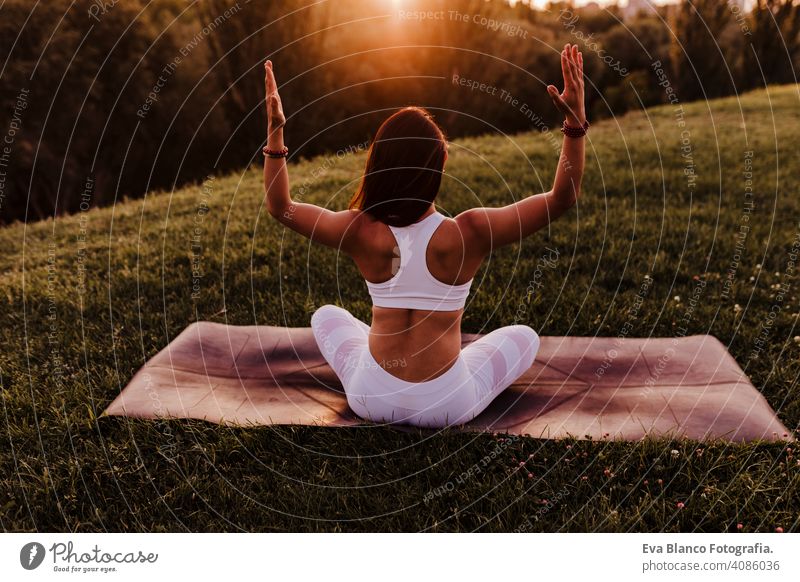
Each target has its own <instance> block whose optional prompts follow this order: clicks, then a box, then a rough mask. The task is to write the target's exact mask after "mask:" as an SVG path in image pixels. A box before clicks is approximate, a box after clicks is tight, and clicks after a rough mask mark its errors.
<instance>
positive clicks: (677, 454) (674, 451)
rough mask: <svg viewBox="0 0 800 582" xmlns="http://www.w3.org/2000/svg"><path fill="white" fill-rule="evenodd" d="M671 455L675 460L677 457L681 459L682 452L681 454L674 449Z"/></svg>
mask: <svg viewBox="0 0 800 582" xmlns="http://www.w3.org/2000/svg"><path fill="white" fill-rule="evenodd" d="M669 454H670V455H672V456H673V458H675V457H679V456H680V455H681V452H680V451H679V450H678V449H672V450H671V451H670V452H669Z"/></svg>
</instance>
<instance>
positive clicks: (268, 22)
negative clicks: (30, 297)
mask: <svg viewBox="0 0 800 582" xmlns="http://www.w3.org/2000/svg"><path fill="white" fill-rule="evenodd" d="M799 35H800V7H798V5H797V4H796V2H795V1H794V0H757V2H756V3H755V5H754V6H753V7H752V9H750V10H747V11H745V9H744V8H742V7H741V6H740V5H739V4H738V3H735V2H731V3H726V2H722V1H720V0H681V1H680V2H679V3H676V4H674V5H666V6H659V7H657V8H652V9H651V8H645V9H643V10H642V11H640V12H639V13H638V14H631V13H630V10H626V9H623V8H620V7H616V6H612V7H607V8H604V9H597V8H576V7H574V6H572V5H571V4H570V3H566V2H564V3H558V2H554V3H551V4H550V5H549V6H547V7H546V8H545V9H543V10H536V9H533V8H532V7H530V6H529V5H528V4H526V3H524V2H516V3H514V4H513V5H510V4H508V3H506V2H505V1H503V0H491V1H488V2H487V1H486V0H403V1H402V2H392V1H390V0H348V1H347V2H343V1H334V0H322V1H317V2H314V1H312V0H279V1H275V0H249V1H246V0H238V1H237V0H204V1H203V2H194V3H186V2H184V1H182V0H153V1H146V0H125V1H124V2H122V1H120V0H77V1H72V0H50V1H48V2H38V3H31V2H28V1H27V0H7V1H6V2H4V3H3V5H2V7H0V45H1V46H2V51H1V52H0V54H2V55H3V56H4V57H5V58H4V63H3V68H2V69H1V70H0V88H1V89H2V123H1V124H0V131H2V132H3V137H2V138H0V139H3V143H2V146H0V222H10V221H13V220H34V219H41V218H45V217H48V216H53V215H54V214H60V213H65V212H76V211H78V210H80V209H83V208H84V207H91V206H98V205H107V204H112V203H114V202H115V201H117V200H121V199H123V198H125V197H131V198H132V197H138V196H142V195H143V194H144V193H145V192H147V191H148V190H153V189H161V190H165V189H166V190H168V189H171V188H174V187H177V186H180V185H183V184H186V183H190V182H199V181H201V180H202V179H203V178H204V177H206V176H208V175H210V174H217V173H225V172H228V171H231V170H235V169H241V168H243V167H247V166H248V165H250V164H252V163H260V157H259V151H260V147H261V146H262V145H263V142H264V134H265V130H266V128H265V122H264V112H263V106H262V103H263V97H264V88H263V66H262V63H263V61H264V60H265V59H267V58H270V59H272V61H273V62H274V66H275V71H276V74H277V75H278V80H279V83H280V84H281V94H282V98H283V102H284V106H285V109H286V112H287V116H288V118H289V120H288V124H287V140H288V145H289V146H290V147H291V148H292V155H293V157H295V158H297V157H310V156H313V155H316V154H319V153H321V152H325V151H336V150H340V149H348V148H353V147H354V146H355V145H356V144H362V143H364V142H365V141H367V140H369V138H370V136H371V135H372V132H373V131H374V130H375V129H376V127H377V125H378V124H379V123H380V121H381V120H382V119H383V118H385V117H386V116H387V114H388V112H389V111H391V110H392V109H394V108H397V107H401V106H404V105H409V104H416V105H422V106H425V107H428V108H429V109H431V111H432V112H433V113H434V114H435V116H436V118H437V119H438V120H439V121H440V122H441V124H442V125H443V126H444V128H445V129H446V131H447V132H448V135H449V136H450V137H458V136H463V135H473V134H481V133H490V132H517V131H525V130H529V129H532V128H537V127H538V128H543V127H545V126H548V127H549V126H553V125H555V124H557V123H558V122H559V120H558V119H557V116H556V112H555V111H554V110H553V108H552V105H551V102H550V98H549V97H548V96H547V94H546V92H545V90H544V88H545V86H546V85H547V84H548V83H554V82H555V84H558V80H559V77H560V64H559V51H560V48H561V47H562V46H563V44H564V43H566V42H573V43H577V44H578V45H579V46H581V47H582V50H583V51H584V54H585V57H586V66H585V69H586V73H587V78H588V80H587V105H588V110H589V112H590V115H591V117H592V119H599V118H602V117H608V116H612V115H618V114H621V113H624V112H625V111H628V110H632V109H638V108H642V107H647V106H650V105H654V104H657V103H663V102H666V101H667V100H668V98H669V95H668V94H667V92H665V91H664V88H663V85H660V83H662V80H660V79H659V76H658V75H656V74H654V63H658V64H659V68H660V69H661V70H663V71H668V72H669V77H670V83H671V88H672V89H673V91H674V94H675V95H677V96H679V98H680V100H681V101H682V102H687V101H692V100H696V99H704V98H712V97H719V96H723V95H730V94H735V93H738V92H741V91H746V90H748V89H752V88H755V87H762V86H764V85H766V84H770V83H795V82H797V79H796V73H795V71H796V65H797V64H798V59H800V51H799V49H798V47H799V46H800V38H799Z"/></svg>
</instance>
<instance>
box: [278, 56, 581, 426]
mask: <svg viewBox="0 0 800 582" xmlns="http://www.w3.org/2000/svg"><path fill="white" fill-rule="evenodd" d="M264 66H265V69H266V89H267V118H268V139H267V145H266V146H265V147H264V154H265V160H264V187H265V190H266V197H267V199H266V202H267V207H268V209H269V212H270V214H271V215H272V216H274V217H275V218H276V219H277V220H278V221H280V222H281V223H282V224H284V225H285V226H287V227H289V228H291V229H292V230H295V231H297V232H299V233H300V234H302V235H305V236H307V237H309V238H310V239H311V240H313V241H316V242H318V243H321V244H324V245H328V246H331V247H333V248H335V249H337V250H341V251H342V252H344V253H346V254H347V255H349V256H350V257H352V259H353V260H354V261H355V263H356V265H357V266H358V268H359V270H360V271H361V274H362V275H363V276H364V278H365V279H366V281H367V286H368V289H369V292H370V295H371V296H372V300H373V308H372V325H370V326H368V325H367V324H365V323H363V322H361V321H359V320H357V319H356V318H355V317H353V316H352V315H351V314H350V313H348V312H347V311H346V310H344V309H342V308H340V307H336V306H333V305H325V306H323V307H321V308H319V309H318V310H317V311H316V312H315V313H314V315H313V316H312V318H311V327H312V329H313V332H314V337H315V338H316V340H317V343H318V345H319V348H320V350H321V351H322V354H323V355H324V357H325V359H326V360H327V362H328V363H329V364H330V365H331V367H332V368H333V370H334V371H335V373H336V374H337V376H338V377H339V378H340V380H341V381H342V385H343V387H344V390H345V393H346V395H347V401H348V404H349V405H350V407H351V408H352V409H353V411H354V412H355V413H356V414H357V415H359V416H360V417H362V418H364V419H367V420H372V421H375V422H389V423H402V424H413V425H417V426H423V427H444V426H448V425H454V424H462V423H465V422H468V421H470V420H472V419H473V418H474V417H475V416H476V415H478V414H479V413H480V412H482V411H483V410H484V409H485V408H486V407H487V406H488V405H489V403H491V401H492V400H493V399H494V398H495V397H496V396H497V395H498V394H500V393H501V392H502V391H503V390H505V389H506V388H507V387H508V386H509V385H510V384H511V383H512V382H514V380H516V379H517V378H519V376H521V375H522V374H523V373H524V372H525V371H526V370H527V369H528V368H529V367H530V366H531V365H532V363H533V360H534V357H535V356H536V352H537V351H538V349H539V337H538V336H537V335H536V332H534V331H533V330H532V329H530V328H529V327H527V326H524V325H512V326H509V327H504V328H501V329H498V330H495V331H493V332H491V333H489V334H487V335H486V336H484V337H482V338H480V339H479V340H477V341H475V342H474V343H472V344H470V345H468V346H467V347H465V348H464V349H463V350H462V349H461V329H460V327H461V316H462V314H463V307H464V304H465V301H466V297H467V295H468V293H469V288H470V284H471V283H472V278H473V276H474V275H475V273H476V272H477V270H478V268H479V266H480V264H481V262H482V261H483V259H484V258H485V257H486V256H487V255H489V254H490V253H491V252H492V250H494V249H496V248H497V247H500V246H502V245H508V244H512V243H517V242H519V241H520V240H521V239H523V238H524V237H526V236H528V235H530V234H532V233H534V232H536V231H537V230H539V229H540V228H542V227H544V226H546V225H547V224H548V223H549V222H550V221H551V220H554V219H555V218H558V217H559V216H561V215H562V214H563V213H564V212H565V211H567V210H568V209H569V208H570V207H572V206H573V205H574V204H575V202H576V200H577V199H578V196H579V193H580V185H581V177H582V175H583V165H584V138H583V136H584V135H585V133H586V129H587V128H588V124H587V123H586V117H585V113H584V105H583V55H582V54H581V53H580V52H578V49H577V47H576V46H571V45H569V44H568V45H565V47H564V49H563V51H562V52H561V68H562V73H563V77H564V91H563V92H562V93H561V94H559V92H558V90H557V89H556V88H555V87H554V86H552V85H550V86H548V87H547V91H548V93H549V94H550V96H551V97H552V99H553V101H554V103H555V105H556V107H557V108H558V109H559V110H560V111H561V112H562V113H563V114H564V115H565V121H564V126H563V128H562V131H563V132H564V134H565V139H564V144H563V148H562V151H561V156H560V159H559V163H558V168H557V171H556V177H555V181H554V184H553V188H552V190H550V191H549V192H545V193H543V194H539V195H536V196H530V197H527V198H525V199H523V200H520V201H519V202H516V203H514V204H510V205H508V206H505V207H502V208H473V209H470V210H467V211H466V212H463V213H461V214H459V215H458V216H456V217H455V218H452V219H451V218H446V217H444V216H443V215H442V214H440V213H439V212H438V211H437V210H436V208H435V205H434V201H435V198H436V195H437V193H438V190H439V185H440V182H441V177H442V172H443V171H444V165H445V161H446V160H447V149H446V146H447V142H446V140H445V137H444V135H443V134H442V131H441V130H440V129H439V127H438V126H437V125H436V123H435V122H434V121H433V120H432V119H431V117H430V115H429V114H428V113H427V112H426V111H424V110H423V109H419V108H414V107H409V108H405V109H402V110H401V111H398V112H397V113H395V114H394V115H392V116H391V117H390V118H389V119H387V120H386V122H384V124H383V125H382V126H381V128H380V129H379V130H378V133H377V134H376V136H375V139H374V141H373V143H372V145H371V147H370V150H369V155H368V157H367V165H366V171H365V173H364V177H363V179H362V182H361V186H360V188H359V190H358V192H357V193H356V194H355V196H354V197H353V199H352V201H351V203H350V208H349V209H348V210H343V211H341V212H334V211H331V210H328V209H326V208H321V207H319V206H315V205H313V204H306V203H300V202H295V201H293V200H292V199H291V197H290V195H289V175H288V172H287V168H286V156H287V154H288V150H287V149H286V148H285V146H284V141H283V128H284V124H285V122H286V118H285V116H284V114H283V108H282V106H281V100H280V97H279V95H278V89H277V84H276V81H275V76H274V74H273V70H272V63H271V62H270V61H267V62H266V63H265V65H264Z"/></svg>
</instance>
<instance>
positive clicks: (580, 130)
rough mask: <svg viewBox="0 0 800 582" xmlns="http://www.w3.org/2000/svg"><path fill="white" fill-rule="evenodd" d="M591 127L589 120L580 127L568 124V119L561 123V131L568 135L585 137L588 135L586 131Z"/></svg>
mask: <svg viewBox="0 0 800 582" xmlns="http://www.w3.org/2000/svg"><path fill="white" fill-rule="evenodd" d="M588 129H589V120H588V119H587V120H586V121H584V122H583V125H582V126H580V127H575V126H574V125H567V122H566V120H564V123H563V124H562V125H561V133H563V134H564V135H565V136H566V137H583V136H584V135H586V131H587V130H588Z"/></svg>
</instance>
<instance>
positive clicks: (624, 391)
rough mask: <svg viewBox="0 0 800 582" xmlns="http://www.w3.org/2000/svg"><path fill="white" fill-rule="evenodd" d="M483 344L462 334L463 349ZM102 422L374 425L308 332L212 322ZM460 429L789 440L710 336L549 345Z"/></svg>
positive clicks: (560, 340) (136, 384)
mask: <svg viewBox="0 0 800 582" xmlns="http://www.w3.org/2000/svg"><path fill="white" fill-rule="evenodd" d="M477 337H479V336H476V335H469V334H464V335H463V340H462V343H463V344H464V345H466V344H468V343H469V342H471V341H473V340H474V339H475V338H477ZM103 414H104V415H121V416H131V417H138V418H170V417H173V418H196V419H204V420H207V421H211V422H216V423H225V424H231V425H245V426H249V425H269V424H306V425H326V426H354V425H359V424H367V423H365V422H364V421H362V420H361V419H359V418H358V417H357V416H356V415H355V414H353V413H352V412H351V411H350V409H349V407H348V406H347V401H346V399H345V395H344V393H343V391H342V387H341V384H340V383H339V380H338V378H337V377H336V375H335V374H334V373H333V371H332V370H331V369H330V367H329V366H328V365H327V363H326V362H325V360H324V359H323V357H322V354H321V353H320V352H319V350H318V348H317V344H316V342H315V341H314V337H313V335H312V333H311V328H284V327H272V326H232V325H224V324H219V323H211V322H197V323H193V324H191V325H190V326H189V327H187V328H186V329H185V330H184V331H183V332H182V333H181V334H180V335H178V336H177V337H176V338H175V339H174V340H173V341H172V343H170V344H169V345H168V346H167V347H166V348H164V349H163V350H162V351H161V352H159V353H158V354H157V355H156V356H154V357H153V358H152V359H151V360H150V361H149V362H147V363H146V364H145V365H144V366H143V367H142V368H141V369H140V370H139V371H138V372H137V373H136V375H135V376H134V377H133V379H132V380H131V381H130V383H129V384H128V385H127V386H126V387H125V389H124V390H123V391H122V392H121V393H120V394H119V396H117V398H116V399H115V400H114V401H113V402H112V403H111V405H110V406H109V407H108V409H107V410H106V411H105V412H104V413H103ZM457 430H466V431H493V432H494V431H497V432H507V433H510V434H520V435H530V436H533V437H542V438H558V437H566V436H572V437H576V438H581V439H584V438H593V439H603V438H607V439H625V440H639V439H641V438H643V437H644V436H646V435H651V436H673V437H686V438H691V439H696V440H708V439H724V440H731V441H751V440H761V439H763V440H793V439H792V437H791V434H790V433H789V431H788V430H787V429H786V427H785V426H784V425H783V424H782V423H781V422H780V420H779V419H778V418H777V416H776V415H775V412H774V411H773V410H772V408H771V407H770V405H769V404H768V403H767V401H766V400H765V399H764V397H763V396H762V395H761V394H760V393H759V391H758V390H757V389H756V388H755V387H754V386H753V385H752V384H751V383H750V381H749V380H748V378H747V376H746V375H745V374H744V372H742V370H741V368H739V366H738V365H737V363H736V361H735V360H734V359H733V357H731V355H730V354H729V353H728V352H727V350H726V349H725V347H724V346H723V345H722V343H720V342H719V340H717V339H716V338H714V337H712V336H708V335H697V336H690V337H684V338H647V339H639V338H601V337H543V338H541V347H540V349H539V353H538V354H537V356H536V362H535V363H534V365H533V366H532V367H531V368H530V370H528V372H526V373H525V374H524V375H523V376H522V377H521V378H520V379H519V380H517V381H516V382H515V383H514V384H513V385H512V386H511V387H510V388H508V389H507V390H506V391H505V392H504V393H503V394H501V395H500V396H499V397H498V398H497V399H496V400H495V401H494V402H493V403H492V404H491V405H490V406H489V408H487V409H486V410H485V411H484V412H483V413H482V414H481V415H479V416H478V417H477V418H476V419H475V420H474V421H472V422H470V423H469V424H467V425H463V426H461V427H458V428H457Z"/></svg>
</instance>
